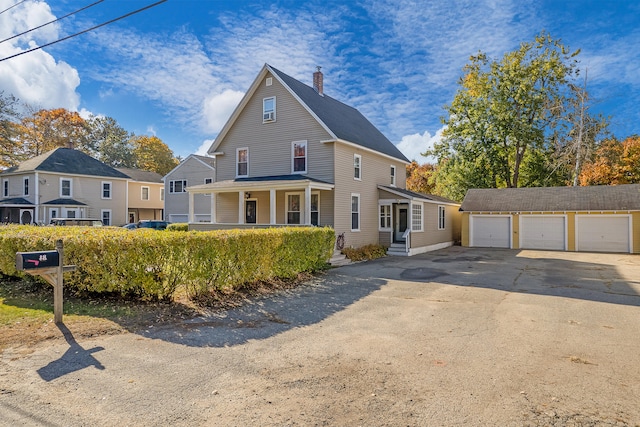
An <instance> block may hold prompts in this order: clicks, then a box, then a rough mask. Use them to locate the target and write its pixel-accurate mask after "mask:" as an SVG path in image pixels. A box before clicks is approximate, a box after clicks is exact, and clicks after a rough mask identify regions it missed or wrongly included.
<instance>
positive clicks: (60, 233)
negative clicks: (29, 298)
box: [0, 226, 334, 299]
mask: <svg viewBox="0 0 640 427" xmlns="http://www.w3.org/2000/svg"><path fill="white" fill-rule="evenodd" d="M58 239H62V240H63V243H64V258H65V259H64V263H65V264H75V265H76V271H74V272H70V273H67V274H66V275H65V286H66V287H68V288H71V289H74V290H78V291H90V292H116V293H119V294H121V295H123V296H128V297H135V298H139V299H170V298H171V297H172V296H173V294H174V293H175V292H176V290H178V289H179V288H184V290H185V291H186V292H187V293H188V294H189V295H190V296H200V295H202V294H206V293H208V292H211V291H212V290H224V289H234V288H237V287H239V286H242V285H243V284H244V283H248V282H254V281H257V280H270V279H274V278H290V277H294V276H295V275H297V274H298V273H300V272H303V271H315V270H318V269H320V268H322V267H324V265H325V264H326V261H327V260H328V259H329V257H330V256H331V252H332V248H333V240H334V232H333V230H332V229H330V228H299V227H298V228H293V227H292V228H272V229H262V230H219V231H206V232H197V231H189V232H183V231H166V232H162V233H159V232H157V231H155V230H146V229H140V230H136V232H135V233H132V232H131V231H129V230H125V229H119V228H110V227H95V228H92V227H33V226H3V227H0V273H3V274H6V275H11V276H15V275H21V274H23V273H20V272H18V271H16V269H15V253H16V252H18V251H24V252H29V251H42V250H52V249H53V248H55V242H56V240H58Z"/></svg>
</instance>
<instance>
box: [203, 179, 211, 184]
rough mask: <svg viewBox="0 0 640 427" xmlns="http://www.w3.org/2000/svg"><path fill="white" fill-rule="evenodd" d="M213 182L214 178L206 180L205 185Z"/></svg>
mask: <svg viewBox="0 0 640 427" xmlns="http://www.w3.org/2000/svg"><path fill="white" fill-rule="evenodd" d="M212 182H213V178H205V179H204V183H205V184H211V183H212Z"/></svg>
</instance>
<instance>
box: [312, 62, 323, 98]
mask: <svg viewBox="0 0 640 427" xmlns="http://www.w3.org/2000/svg"><path fill="white" fill-rule="evenodd" d="M316 68H317V70H316V72H315V73H313V88H314V89H315V90H316V92H318V94H319V95H322V71H320V68H322V67H321V66H319V65H318V66H317V67H316Z"/></svg>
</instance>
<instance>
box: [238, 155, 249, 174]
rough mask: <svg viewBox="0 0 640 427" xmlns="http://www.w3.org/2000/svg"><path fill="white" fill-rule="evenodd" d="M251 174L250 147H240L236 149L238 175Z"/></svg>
mask: <svg viewBox="0 0 640 427" xmlns="http://www.w3.org/2000/svg"><path fill="white" fill-rule="evenodd" d="M248 176H249V149H248V148H238V149H237V150H236V177H248Z"/></svg>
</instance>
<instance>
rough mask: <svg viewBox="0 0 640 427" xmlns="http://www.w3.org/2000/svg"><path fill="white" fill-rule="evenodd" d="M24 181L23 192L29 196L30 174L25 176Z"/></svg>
mask: <svg viewBox="0 0 640 427" xmlns="http://www.w3.org/2000/svg"><path fill="white" fill-rule="evenodd" d="M22 183H23V184H24V185H23V187H22V188H23V190H22V191H23V194H24V195H25V196H28V195H29V177H28V176H26V177H24V180H23V181H22Z"/></svg>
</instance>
